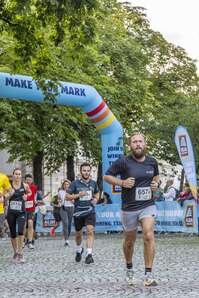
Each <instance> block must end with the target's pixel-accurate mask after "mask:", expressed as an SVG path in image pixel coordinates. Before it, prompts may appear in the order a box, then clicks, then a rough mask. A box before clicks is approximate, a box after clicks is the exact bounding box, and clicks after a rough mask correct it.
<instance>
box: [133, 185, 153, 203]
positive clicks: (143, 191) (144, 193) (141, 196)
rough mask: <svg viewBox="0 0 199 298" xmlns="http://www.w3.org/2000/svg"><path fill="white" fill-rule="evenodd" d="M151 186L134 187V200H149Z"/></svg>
mask: <svg viewBox="0 0 199 298" xmlns="http://www.w3.org/2000/svg"><path fill="white" fill-rule="evenodd" d="M151 197H152V194H151V187H150V186H148V187H136V192H135V200H136V201H148V200H151Z"/></svg>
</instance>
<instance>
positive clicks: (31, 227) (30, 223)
mask: <svg viewBox="0 0 199 298" xmlns="http://www.w3.org/2000/svg"><path fill="white" fill-rule="evenodd" d="M28 228H29V229H33V221H32V220H29V221H28Z"/></svg>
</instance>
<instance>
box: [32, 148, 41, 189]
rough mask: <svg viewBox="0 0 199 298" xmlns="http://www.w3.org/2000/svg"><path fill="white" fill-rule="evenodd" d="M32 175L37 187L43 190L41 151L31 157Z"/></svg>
mask: <svg viewBox="0 0 199 298" xmlns="http://www.w3.org/2000/svg"><path fill="white" fill-rule="evenodd" d="M33 177H34V183H35V184H37V186H38V189H39V190H42V191H43V152H42V151H40V152H37V155H36V156H35V157H34V158H33Z"/></svg>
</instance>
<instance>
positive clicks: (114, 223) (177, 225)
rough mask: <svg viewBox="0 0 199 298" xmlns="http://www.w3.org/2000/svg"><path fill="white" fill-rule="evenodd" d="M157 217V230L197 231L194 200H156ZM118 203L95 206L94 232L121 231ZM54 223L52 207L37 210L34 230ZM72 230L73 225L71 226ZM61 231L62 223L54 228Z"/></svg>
mask: <svg viewBox="0 0 199 298" xmlns="http://www.w3.org/2000/svg"><path fill="white" fill-rule="evenodd" d="M156 206H157V217H156V225H155V230H156V231H157V232H183V233H198V212H197V204H196V202H195V201H194V200H187V201H185V202H184V203H183V206H181V205H180V204H179V203H178V202H176V201H173V202H170V201H168V202H165V201H162V202H156ZM120 208H121V206H120V204H107V205H104V204H101V205H97V206H96V226H95V231H96V232H100V233H103V232H106V231H122V230H123V228H122V224H121V217H120ZM54 225H55V219H54V216H53V208H52V207H51V206H47V212H46V214H45V215H42V214H41V213H40V212H38V216H37V225H36V232H39V233H49V232H50V229H51V228H52V227H53V226H54ZM72 231H74V226H73V227H72ZM56 232H58V233H61V232H62V224H60V226H59V227H58V228H57V229H56Z"/></svg>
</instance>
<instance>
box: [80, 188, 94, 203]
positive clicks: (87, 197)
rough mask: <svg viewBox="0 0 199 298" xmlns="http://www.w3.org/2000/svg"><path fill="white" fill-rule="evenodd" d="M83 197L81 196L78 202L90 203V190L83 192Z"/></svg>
mask: <svg viewBox="0 0 199 298" xmlns="http://www.w3.org/2000/svg"><path fill="white" fill-rule="evenodd" d="M85 193H86V194H85V196H83V197H82V198H80V199H79V200H80V201H90V200H91V199H92V191H91V190H87V191H85Z"/></svg>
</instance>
